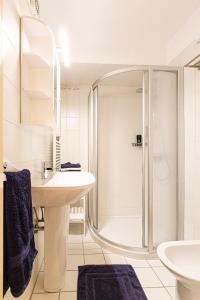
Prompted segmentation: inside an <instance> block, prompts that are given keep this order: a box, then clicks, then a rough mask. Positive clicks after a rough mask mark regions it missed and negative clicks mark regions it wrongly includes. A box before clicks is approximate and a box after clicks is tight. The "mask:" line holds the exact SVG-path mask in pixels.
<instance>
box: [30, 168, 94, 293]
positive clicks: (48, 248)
mask: <svg viewBox="0 0 200 300" xmlns="http://www.w3.org/2000/svg"><path fill="white" fill-rule="evenodd" d="M94 183H95V178H94V176H93V175H92V174H91V173H88V172H56V173H52V175H51V176H50V177H49V178H48V179H41V180H34V179H33V180H32V198H33V206H35V207H37V206H43V207H44V213H45V223H44V289H45V290H46V291H48V292H58V291H60V290H61V289H62V288H63V284H64V278H65V270H66V253H67V248H68V247H67V241H68V234H69V230H68V229H69V208H70V207H69V205H70V204H71V203H72V202H73V201H76V200H77V199H80V198H81V197H82V196H84V195H85V194H86V193H87V192H89V191H90V189H91V188H92V187H93V185H94Z"/></svg>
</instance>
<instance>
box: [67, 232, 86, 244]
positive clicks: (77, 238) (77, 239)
mask: <svg viewBox="0 0 200 300" xmlns="http://www.w3.org/2000/svg"><path fill="white" fill-rule="evenodd" d="M82 241H83V240H82V235H81V234H70V235H69V240H68V242H69V243H74V244H75V243H82Z"/></svg>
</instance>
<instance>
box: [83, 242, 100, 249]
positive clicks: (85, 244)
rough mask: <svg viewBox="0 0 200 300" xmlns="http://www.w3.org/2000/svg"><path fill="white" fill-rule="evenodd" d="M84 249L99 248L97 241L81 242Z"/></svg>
mask: <svg viewBox="0 0 200 300" xmlns="http://www.w3.org/2000/svg"><path fill="white" fill-rule="evenodd" d="M83 248H84V249H100V248H101V247H100V246H99V244H97V243H83Z"/></svg>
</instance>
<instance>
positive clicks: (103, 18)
mask: <svg viewBox="0 0 200 300" xmlns="http://www.w3.org/2000/svg"><path fill="white" fill-rule="evenodd" d="M198 7H200V0H84V1H83V0H40V16H41V19H42V20H44V21H45V22H46V23H47V24H48V25H49V26H50V27H51V28H52V30H53V31H54V33H55V37H56V42H57V45H58V46H59V40H58V30H59V28H61V27H64V28H65V29H66V30H67V32H68V35H69V42H70V51H71V60H72V62H75V63H83V64H85V63H93V64H94V65H93V67H94V69H95V68H96V67H97V68H99V66H96V64H101V63H102V64H108V65H110V64H164V63H165V61H166V60H165V59H166V56H165V55H166V53H165V50H166V45H167V42H168V41H169V39H170V38H171V37H172V36H173V35H174V34H175V32H176V31H177V30H178V29H179V28H180V27H181V26H182V25H183V24H184V23H185V22H186V20H187V19H188V18H189V17H190V16H191V15H192V14H193V13H194V12H195V10H196V9H197V8H198ZM81 68H82V66H81ZM83 68H84V67H83ZM75 69H76V66H74V67H73V70H72V73H73V74H75V71H74V70H75ZM85 71H86V72H89V73H90V74H88V77H90V76H91V77H92V76H93V75H92V72H93V71H92V70H91V68H90V67H89V68H88V70H85ZM69 72H70V71H69V70H67V71H66V74H65V71H64V72H63V73H64V77H65V78H66V80H67V77H68V76H69ZM97 73H98V72H97ZM100 73H101V72H100ZM73 74H72V75H71V78H73V76H74V75H73ZM81 76H82V75H81ZM73 80H74V79H73Z"/></svg>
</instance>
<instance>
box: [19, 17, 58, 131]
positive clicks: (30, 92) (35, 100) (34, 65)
mask: <svg viewBox="0 0 200 300" xmlns="http://www.w3.org/2000/svg"><path fill="white" fill-rule="evenodd" d="M55 49H56V48H55V42H54V36H53V34H52V32H51V30H50V29H49V28H48V26H46V24H44V23H43V22H42V21H40V20H39V19H37V18H33V17H26V16H25V17H22V18H21V64H20V65H21V123H22V124H24V125H40V126H49V127H53V126H54V65H55V62H56V55H55V53H56V51H55Z"/></svg>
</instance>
